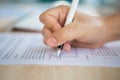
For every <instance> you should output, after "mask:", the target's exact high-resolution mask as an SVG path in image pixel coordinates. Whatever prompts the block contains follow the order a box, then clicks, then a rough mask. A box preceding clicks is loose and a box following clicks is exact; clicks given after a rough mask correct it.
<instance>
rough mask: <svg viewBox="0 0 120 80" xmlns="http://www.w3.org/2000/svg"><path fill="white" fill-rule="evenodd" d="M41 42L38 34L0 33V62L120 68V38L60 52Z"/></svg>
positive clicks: (41, 39) (1, 63)
mask: <svg viewBox="0 0 120 80" xmlns="http://www.w3.org/2000/svg"><path fill="white" fill-rule="evenodd" d="M56 54H57V49H53V48H50V47H48V46H46V45H45V44H44V43H43V37H42V35H41V34H40V33H0V65H6V64H7V65H8V64H9V65H13V64H37V65H71V66H99V67H120V41H115V42H110V43H107V44H105V45H104V46H103V47H101V48H97V49H89V48H75V47H72V50H71V51H70V52H67V51H64V50H63V51H62V54H61V56H59V57H57V56H56Z"/></svg>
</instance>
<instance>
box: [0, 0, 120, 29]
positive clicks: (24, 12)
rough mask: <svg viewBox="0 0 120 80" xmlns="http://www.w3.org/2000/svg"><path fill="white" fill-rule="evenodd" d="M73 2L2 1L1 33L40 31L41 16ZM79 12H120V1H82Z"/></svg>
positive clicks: (43, 0)
mask: <svg viewBox="0 0 120 80" xmlns="http://www.w3.org/2000/svg"><path fill="white" fill-rule="evenodd" d="M71 1H72V0H0V31H5V30H11V29H15V30H16V29H21V30H31V31H40V30H41V29H42V26H43V24H42V23H40V22H39V15H40V14H41V13H42V12H44V11H45V10H47V9H49V8H52V7H55V6H57V5H61V4H64V5H70V3H71ZM78 10H80V11H82V12H85V13H87V14H90V15H93V16H108V15H112V14H115V13H119V12H120V0H80V3H79V7H78Z"/></svg>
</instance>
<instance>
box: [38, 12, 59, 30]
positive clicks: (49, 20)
mask: <svg viewBox="0 0 120 80" xmlns="http://www.w3.org/2000/svg"><path fill="white" fill-rule="evenodd" d="M40 20H41V22H43V24H45V26H46V27H47V28H49V29H50V30H51V31H53V32H54V31H56V30H58V29H59V28H61V26H60V24H59V23H58V22H57V20H56V19H55V18H54V17H52V16H51V15H49V14H43V15H41V17H40Z"/></svg>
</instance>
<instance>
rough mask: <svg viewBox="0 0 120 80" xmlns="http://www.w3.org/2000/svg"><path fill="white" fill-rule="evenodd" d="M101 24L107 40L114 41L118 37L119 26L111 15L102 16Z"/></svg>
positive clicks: (119, 34) (119, 36)
mask: <svg viewBox="0 0 120 80" xmlns="http://www.w3.org/2000/svg"><path fill="white" fill-rule="evenodd" d="M102 21H103V25H104V27H105V28H106V34H107V38H108V41H114V40H119V39H120V27H119V26H118V25H117V24H118V23H116V20H115V19H114V18H113V16H107V17H103V18H102Z"/></svg>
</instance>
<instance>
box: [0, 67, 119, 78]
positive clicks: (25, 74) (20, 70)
mask: <svg viewBox="0 0 120 80" xmlns="http://www.w3.org/2000/svg"><path fill="white" fill-rule="evenodd" d="M0 80H120V68H105V67H104V68H101V67H81V66H42V65H0Z"/></svg>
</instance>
